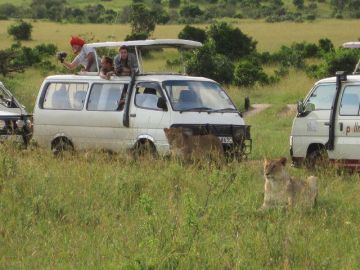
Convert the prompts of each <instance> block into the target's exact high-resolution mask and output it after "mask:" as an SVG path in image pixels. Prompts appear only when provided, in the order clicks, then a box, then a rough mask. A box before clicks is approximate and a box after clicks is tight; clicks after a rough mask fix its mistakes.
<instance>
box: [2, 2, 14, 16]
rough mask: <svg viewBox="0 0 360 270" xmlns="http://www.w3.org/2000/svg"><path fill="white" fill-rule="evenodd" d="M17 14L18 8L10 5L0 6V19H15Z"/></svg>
mask: <svg viewBox="0 0 360 270" xmlns="http://www.w3.org/2000/svg"><path fill="white" fill-rule="evenodd" d="M17 13H18V8H17V7H16V6H14V5H13V4H10V3H5V4H1V5H0V17H3V18H7V17H15V16H16V14H17Z"/></svg>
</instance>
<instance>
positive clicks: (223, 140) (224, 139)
mask: <svg viewBox="0 0 360 270" xmlns="http://www.w3.org/2000/svg"><path fill="white" fill-rule="evenodd" d="M218 138H219V140H220V142H221V143H234V142H233V138H232V137H218Z"/></svg>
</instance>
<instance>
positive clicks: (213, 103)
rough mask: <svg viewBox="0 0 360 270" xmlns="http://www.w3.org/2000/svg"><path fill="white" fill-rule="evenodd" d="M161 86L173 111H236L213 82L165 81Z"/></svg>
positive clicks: (225, 95) (222, 91)
mask: <svg viewBox="0 0 360 270" xmlns="http://www.w3.org/2000/svg"><path fill="white" fill-rule="evenodd" d="M163 88H164V89H165V90H166V93H167V95H168V97H169V99H170V102H171V106H172V108H173V109H174V111H180V112H184V111H207V112H228V111H229V112H236V111H237V110H236V108H235V106H234V104H233V103H232V102H231V100H230V98H229V97H228V96H227V94H226V93H225V92H224V90H223V89H222V88H221V87H220V86H219V85H218V84H217V83H214V82H206V81H165V82H163Z"/></svg>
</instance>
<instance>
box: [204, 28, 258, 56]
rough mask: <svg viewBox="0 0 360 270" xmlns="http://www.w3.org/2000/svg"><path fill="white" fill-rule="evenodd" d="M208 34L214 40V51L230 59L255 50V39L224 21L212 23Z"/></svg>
mask: <svg viewBox="0 0 360 270" xmlns="http://www.w3.org/2000/svg"><path fill="white" fill-rule="evenodd" d="M208 36H209V37H210V38H212V39H213V40H214V42H215V47H216V52H218V53H221V54H224V55H226V56H227V57H229V58H230V59H239V58H242V57H244V56H247V55H249V54H251V53H253V52H255V51H256V41H253V40H252V38H251V37H248V36H247V35H245V34H243V33H242V32H241V30H240V29H239V28H233V27H232V26H231V25H229V24H228V23H226V22H220V23H215V24H212V25H211V26H210V29H209V31H208Z"/></svg>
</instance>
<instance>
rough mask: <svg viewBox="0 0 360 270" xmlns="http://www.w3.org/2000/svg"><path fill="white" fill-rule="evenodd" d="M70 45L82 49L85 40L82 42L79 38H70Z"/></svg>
mask: <svg viewBox="0 0 360 270" xmlns="http://www.w3.org/2000/svg"><path fill="white" fill-rule="evenodd" d="M70 44H71V46H74V45H78V46H80V47H82V46H84V44H85V40H83V39H81V38H79V37H71V39H70Z"/></svg>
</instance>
